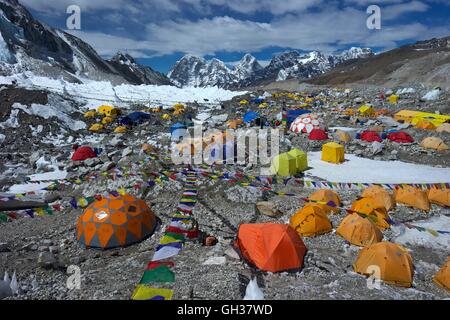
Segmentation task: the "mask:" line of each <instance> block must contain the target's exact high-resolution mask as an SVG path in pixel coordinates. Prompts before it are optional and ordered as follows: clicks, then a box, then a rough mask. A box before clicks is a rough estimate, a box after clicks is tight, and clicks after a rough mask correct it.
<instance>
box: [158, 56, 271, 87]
mask: <svg viewBox="0 0 450 320" xmlns="http://www.w3.org/2000/svg"><path fill="white" fill-rule="evenodd" d="M261 69H262V67H261V65H260V64H259V63H258V61H257V60H256V58H255V57H253V56H252V55H250V54H246V55H245V56H244V57H243V58H242V59H241V60H240V61H239V62H238V63H237V64H236V65H235V66H234V67H233V69H230V68H228V67H227V66H226V64H225V63H224V62H223V61H221V60H219V59H216V58H214V59H211V60H210V61H206V60H205V59H203V58H200V57H197V56H193V55H190V54H189V55H185V56H184V57H183V58H181V59H180V60H178V61H177V62H176V63H175V65H174V66H173V67H172V69H171V70H170V71H169V73H168V74H167V76H168V77H169V79H170V80H171V81H172V83H173V84H175V85H176V86H179V87H184V86H195V87H213V86H218V87H228V86H231V85H232V84H235V83H237V82H239V81H240V80H242V79H245V78H247V77H249V76H251V75H252V74H253V73H254V72H256V71H258V70H261Z"/></svg>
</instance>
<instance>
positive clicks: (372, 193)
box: [361, 185, 395, 211]
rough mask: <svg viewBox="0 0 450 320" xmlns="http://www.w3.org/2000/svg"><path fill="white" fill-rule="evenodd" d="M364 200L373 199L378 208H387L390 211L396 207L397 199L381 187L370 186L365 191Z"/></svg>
mask: <svg viewBox="0 0 450 320" xmlns="http://www.w3.org/2000/svg"><path fill="white" fill-rule="evenodd" d="M361 196H362V197H363V198H372V199H373V201H374V203H375V207H376V208H385V209H386V211H390V210H391V209H393V208H394V207H395V199H394V197H393V195H391V194H390V193H389V192H388V191H387V190H386V189H384V188H383V187H380V186H375V185H374V186H370V187H368V188H366V189H364V190H363V193H362V195H361Z"/></svg>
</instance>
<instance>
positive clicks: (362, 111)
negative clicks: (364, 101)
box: [358, 105, 375, 116]
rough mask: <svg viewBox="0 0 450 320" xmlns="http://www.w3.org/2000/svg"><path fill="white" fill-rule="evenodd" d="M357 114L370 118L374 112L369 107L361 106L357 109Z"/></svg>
mask: <svg viewBox="0 0 450 320" xmlns="http://www.w3.org/2000/svg"><path fill="white" fill-rule="evenodd" d="M358 112H359V114H360V115H362V116H370V115H372V114H373V113H374V112H375V111H374V110H373V108H372V107H371V106H368V105H363V106H361V107H359V109H358Z"/></svg>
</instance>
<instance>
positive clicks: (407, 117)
mask: <svg viewBox="0 0 450 320" xmlns="http://www.w3.org/2000/svg"><path fill="white" fill-rule="evenodd" d="M419 113H420V111H412V110H401V111H399V112H397V113H396V114H395V115H394V119H395V120H396V121H405V122H411V120H412V119H413V118H414V117H415V116H417V115H418V114H419Z"/></svg>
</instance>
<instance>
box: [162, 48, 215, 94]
mask: <svg viewBox="0 0 450 320" xmlns="http://www.w3.org/2000/svg"><path fill="white" fill-rule="evenodd" d="M206 67H207V64H206V61H205V59H203V58H200V57H196V56H193V55H185V56H184V57H182V58H181V59H180V60H178V61H177V62H176V63H175V65H174V66H173V67H172V69H171V70H170V71H169V73H168V74H167V77H168V78H169V79H170V80H171V81H172V83H173V84H175V85H176V86H178V87H184V86H188V87H196V86H199V85H200V72H201V71H202V70H204V69H205V68H206Z"/></svg>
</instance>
